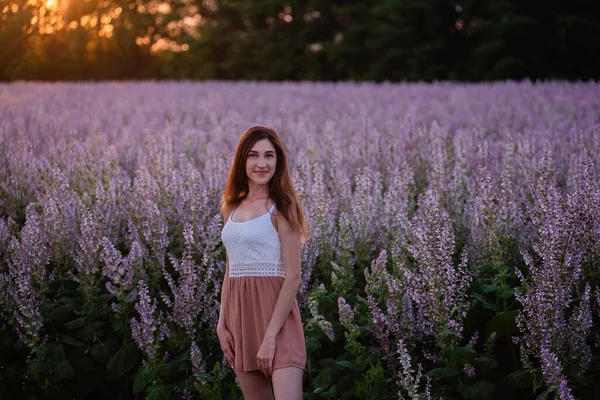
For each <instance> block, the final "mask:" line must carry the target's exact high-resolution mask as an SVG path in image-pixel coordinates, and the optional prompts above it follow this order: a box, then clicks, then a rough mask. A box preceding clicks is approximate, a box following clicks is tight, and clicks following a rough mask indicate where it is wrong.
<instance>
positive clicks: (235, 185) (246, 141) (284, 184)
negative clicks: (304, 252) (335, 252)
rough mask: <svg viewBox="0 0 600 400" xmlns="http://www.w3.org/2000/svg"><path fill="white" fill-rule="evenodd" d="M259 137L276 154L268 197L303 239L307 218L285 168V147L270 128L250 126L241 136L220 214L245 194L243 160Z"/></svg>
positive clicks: (246, 188)
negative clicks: (270, 145) (272, 148)
mask: <svg viewBox="0 0 600 400" xmlns="http://www.w3.org/2000/svg"><path fill="white" fill-rule="evenodd" d="M262 139H269V141H270V142H271V143H272V144H273V147H274V148H275V153H276V154H277V164H276V166H275V174H274V175H273V177H272V178H271V180H270V181H269V197H270V198H271V199H272V200H273V201H274V202H275V207H277V210H278V211H279V212H280V213H281V215H283V217H284V218H285V219H286V220H287V221H288V222H289V224H290V225H291V226H292V229H293V230H294V231H295V232H300V234H301V236H302V240H303V241H304V240H305V239H306V235H307V227H306V221H305V220H304V214H303V213H302V208H301V207H300V202H299V201H298V197H297V196H296V190H295V189H294V185H293V184H292V179H291V178H290V174H289V171H288V168H287V157H286V154H285V149H284V148H283V145H282V143H281V140H280V139H279V135H278V134H277V132H276V131H275V129H273V128H270V127H266V126H261V125H257V126H252V127H250V128H248V129H247V130H246V132H244V134H243V135H242V137H241V138H240V141H239V142H238V144H237V147H236V149H235V155H234V156H233V162H232V164H231V170H230V171H229V178H228V179H227V185H225V191H224V192H223V197H222V199H221V212H222V213H223V215H228V214H229V213H231V211H233V209H234V208H235V207H236V206H237V205H239V204H240V203H241V202H242V200H244V199H245V198H246V196H247V195H248V175H247V174H246V160H247V158H248V153H249V152H250V149H252V146H254V143H256V142H258V141H259V140H262Z"/></svg>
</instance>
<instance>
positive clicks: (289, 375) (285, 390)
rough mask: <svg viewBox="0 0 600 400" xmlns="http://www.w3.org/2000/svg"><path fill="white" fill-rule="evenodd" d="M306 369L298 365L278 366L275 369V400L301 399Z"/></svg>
mask: <svg viewBox="0 0 600 400" xmlns="http://www.w3.org/2000/svg"><path fill="white" fill-rule="evenodd" d="M303 377H304V370H303V369H302V368H298V367H285V368H278V369H276V370H275V371H273V391H274V393H275V400H282V399H285V400H288V399H289V400H296V399H297V400H301V399H302V378H303Z"/></svg>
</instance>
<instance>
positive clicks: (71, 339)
mask: <svg viewBox="0 0 600 400" xmlns="http://www.w3.org/2000/svg"><path fill="white" fill-rule="evenodd" d="M58 337H59V339H60V340H61V341H62V342H64V343H66V344H70V345H71V346H83V343H81V342H80V341H79V340H77V339H75V338H74V337H73V336H69V335H63V334H59V335H58Z"/></svg>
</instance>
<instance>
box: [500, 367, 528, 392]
mask: <svg viewBox="0 0 600 400" xmlns="http://www.w3.org/2000/svg"><path fill="white" fill-rule="evenodd" d="M505 379H506V380H507V381H509V382H510V383H511V384H512V385H513V386H515V387H518V388H521V389H527V388H530V387H531V386H532V385H533V374H532V373H531V372H530V371H529V370H526V369H520V370H518V371H515V372H511V373H510V374H508V375H506V378H505Z"/></svg>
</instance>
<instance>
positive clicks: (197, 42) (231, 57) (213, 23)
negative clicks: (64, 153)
mask: <svg viewBox="0 0 600 400" xmlns="http://www.w3.org/2000/svg"><path fill="white" fill-rule="evenodd" d="M11 3H15V4H18V5H19V6H20V7H19V9H18V11H16V12H12V11H9V12H7V13H5V14H0V16H2V17H3V19H2V24H1V25H0V45H1V46H2V48H3V57H2V58H1V59H0V80H17V79H35V80H56V79H71V80H79V79H149V78H155V79H163V78H169V79H244V80H270V81H281V80H328V81H332V80H333V81H336V80H361V81H363V80H370V81H379V82H381V81H434V80H460V81H480V80H503V79H524V78H529V79H557V78H564V79H598V78H599V77H600V75H599V72H598V71H600V64H598V63H599V61H598V60H600V57H598V56H599V55H600V54H599V51H600V50H599V48H598V46H596V45H595V41H594V40H595V38H596V37H598V36H599V35H600V9H599V6H598V3H597V2H583V1H576V2H574V3H573V2H572V3H569V4H568V5H563V4H561V3H560V2H550V3H543V4H542V3H539V2H535V1H534V2H516V1H513V0H499V1H492V2H482V1H474V0H465V1H461V2H448V1H444V0H428V1H426V0H404V1H394V0H378V1H369V2H365V1H359V0H350V1H323V0H313V1H299V0H290V1H282V0H255V1H251V2H250V1H245V0H229V1H224V0H216V1H210V2H192V3H190V2H186V1H181V0H171V1H169V2H167V3H168V4H169V5H170V9H169V10H167V11H165V12H161V13H160V14H158V13H157V12H156V11H150V10H154V8H155V7H153V6H152V5H150V4H149V3H148V2H146V1H141V2H140V1H138V2H136V3H135V4H136V5H137V6H142V7H144V8H140V7H133V8H130V7H129V4H130V3H129V2H127V1H123V0H110V1H107V2H105V1H100V0H97V1H89V2H86V3H85V4H79V3H68V7H66V8H65V9H63V11H62V16H63V18H64V20H65V23H66V25H68V24H69V23H71V22H73V21H76V22H79V21H81V18H82V17H86V16H91V15H93V14H92V13H93V12H97V13H98V15H99V16H103V15H111V16H112V22H111V24H112V25H111V26H113V34H112V36H111V37H110V38H109V37H106V36H99V35H98V34H97V30H96V29H91V28H89V27H87V28H86V27H81V26H79V27H78V28H76V29H72V30H65V29H63V30H60V31H59V32H56V33H53V34H50V35H48V34H41V33H39V29H38V26H36V27H32V26H31V19H32V17H33V15H34V10H35V8H36V7H37V8H39V7H41V5H42V4H43V2H41V1H40V2H39V3H38V4H37V5H35V6H31V5H27V1H25V0H12V1H11ZM146 6H147V7H146ZM117 8H120V9H121V12H120V13H119V15H118V17H117V16H115V14H114V10H116V9H117ZM163 11H164V10H163ZM195 15H200V16H201V22H202V23H201V24H199V25H198V27H197V29H189V28H188V29H180V30H178V31H177V32H174V31H173V30H172V28H170V27H171V26H172V25H169V24H178V23H179V24H182V21H183V19H184V18H186V17H193V16H195ZM182 25H183V24H182ZM138 37H146V38H147V43H144V44H139V43H137V42H136V40H138ZM159 40H166V41H169V42H172V43H173V44H174V45H175V47H177V46H187V51H170V50H168V51H162V52H160V51H159V52H155V51H152V46H153V45H155V44H156V43H157V42H158V41H159ZM594 56H596V57H594ZM115 57H118V59H119V62H118V63H115V62H114V59H115Z"/></svg>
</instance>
